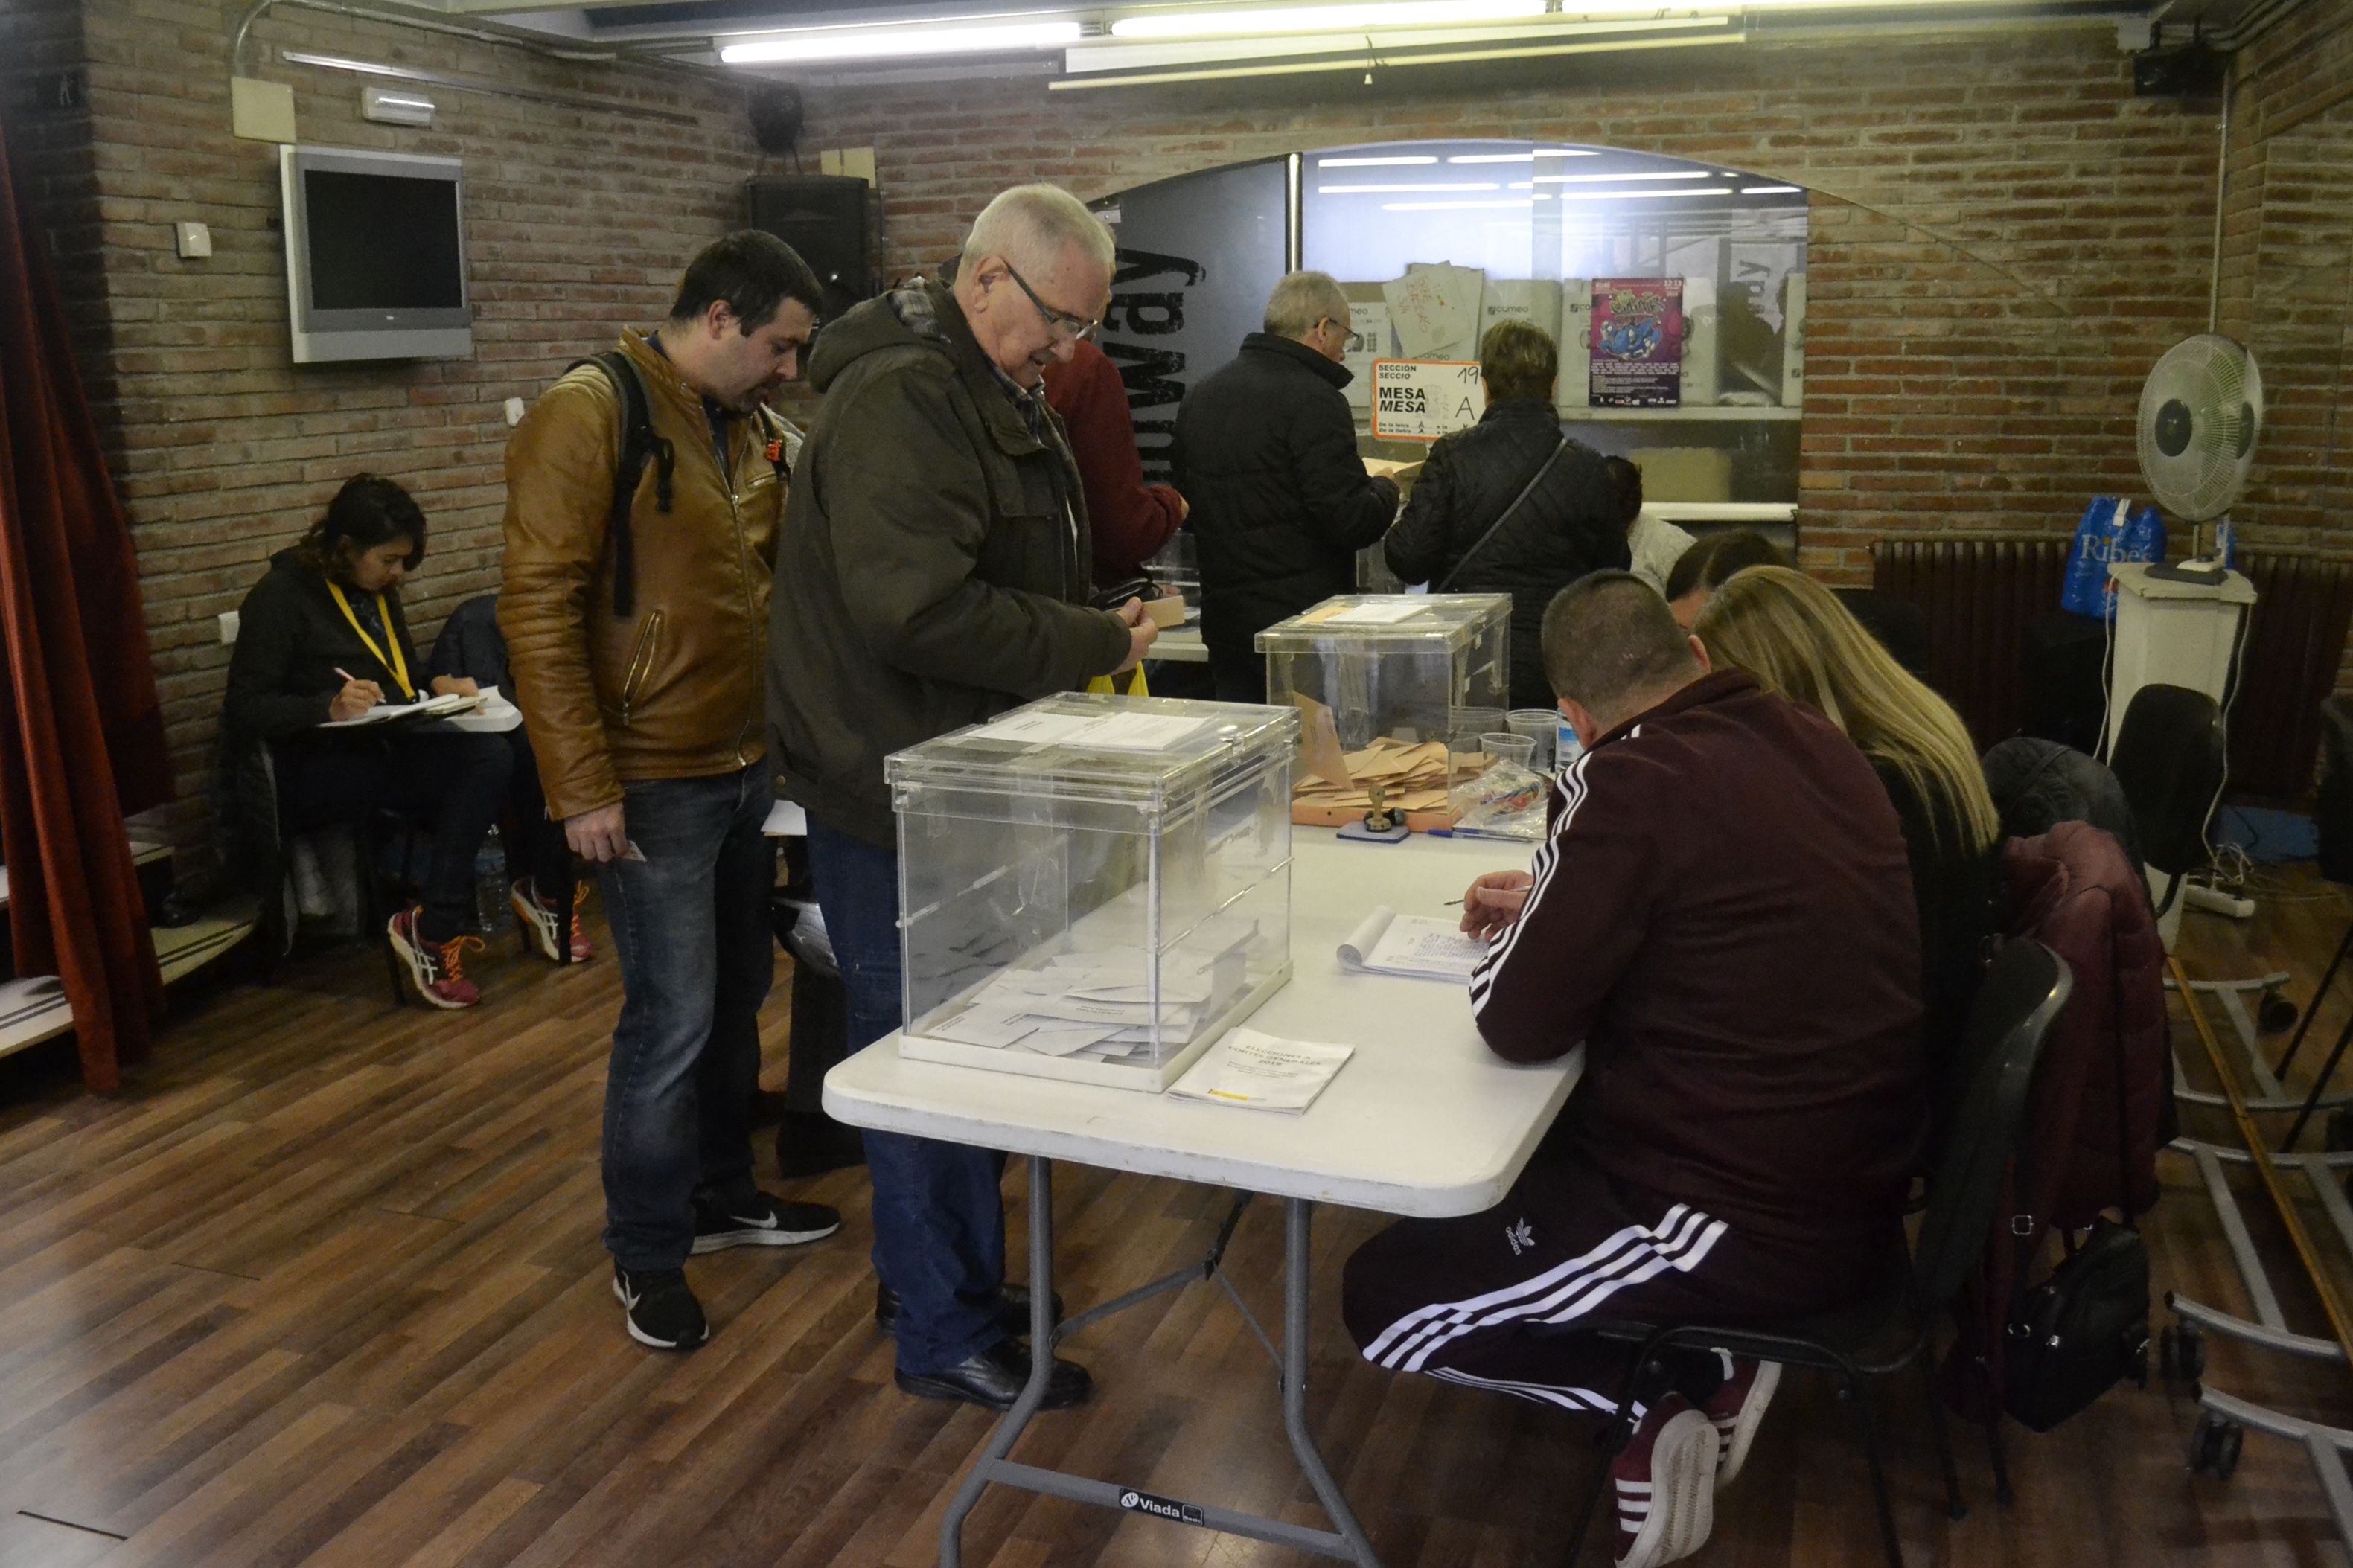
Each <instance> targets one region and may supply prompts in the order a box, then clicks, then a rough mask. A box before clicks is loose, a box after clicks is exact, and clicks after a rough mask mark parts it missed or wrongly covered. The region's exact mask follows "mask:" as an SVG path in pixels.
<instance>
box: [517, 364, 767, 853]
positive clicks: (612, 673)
mask: <svg viewBox="0 0 2353 1568" xmlns="http://www.w3.org/2000/svg"><path fill="white" fill-rule="evenodd" d="M621 350H622V352H623V353H626V354H628V357H629V361H630V363H632V364H633V365H635V366H636V368H637V371H638V376H639V378H640V379H641V380H642V381H643V383H644V384H645V390H646V401H647V405H648V407H649V413H650V415H651V417H652V422H653V428H654V434H655V435H656V436H657V437H659V438H661V439H662V440H665V441H668V442H669V443H670V448H671V451H672V453H673V455H674V459H675V463H676V468H675V474H674V490H675V493H674V498H673V500H672V502H671V506H670V510H669V511H667V512H664V511H662V510H659V507H658V504H657V500H656V493H655V489H656V465H655V464H653V463H648V464H647V466H646V472H645V475H644V478H643V479H641V480H640V482H639V485H638V492H637V500H636V503H635V507H634V510H632V512H631V515H630V527H631V534H632V537H633V540H634V543H635V550H634V554H635V557H636V570H635V573H634V581H635V604H634V605H633V613H632V614H631V615H629V616H617V615H615V614H614V613H613V573H612V563H611V562H610V560H608V559H607V537H606V535H607V526H608V522H609V514H610V510H611V505H612V496H613V483H614V474H615V470H616V469H617V468H618V466H619V463H620V452H621V434H622V432H621V421H622V403H621V396H620V394H619V393H618V392H617V390H616V389H615V387H614V386H613V384H612V382H611V380H610V379H609V378H608V377H607V375H606V374H605V373H604V372H603V371H602V370H601V369H598V368H596V367H595V366H590V365H583V366H581V367H580V368H579V369H577V370H575V371H573V372H572V373H571V374H568V375H566V376H565V377H564V378H563V379H562V380H560V381H558V382H557V383H556V384H554V386H552V387H550V388H549V389H548V390H547V392H546V393H545V394H544V395H542V396H541V398H540V399H539V401H538V402H537V403H535V404H533V405H532V409H531V412H530V413H529V414H527V415H525V416H523V420H522V424H521V425H519V426H516V427H515V432H514V435H513V437H512V438H511V439H510V440H509V441H508V443H507V510H506V570H505V580H504V585H503V586H502V587H501V591H500V594H499V629H500V630H501V632H503V633H504V634H505V635H506V639H507V653H508V659H509V662H510V664H511V665H512V668H513V670H514V684H515V689H514V692H513V697H514V701H515V705H516V706H517V707H519V708H521V709H522V713H523V724H524V728H525V730H526V731H528V733H529V734H530V736H531V744H532V752H533V755H534V756H536V758H537V759H538V762H539V773H540V780H541V784H542V786H543V789H544V791H545V793H546V796H547V809H548V814H549V815H550V816H554V817H556V818H559V819H561V818H564V817H568V816H579V815H580V814H581V813H583V812H587V811H593V810H595V809H596V808H597V807H599V806H604V805H612V804H614V803H615V802H617V801H618V800H620V799H621V797H622V786H623V785H624V784H632V783H638V782H642V781H647V780H653V779H675V778H702V777H708V776H711V775H713V774H717V773H732V772H733V771H735V770H737V769H739V768H744V767H748V766H750V765H751V764H752V763H757V762H759V761H761V760H762V759H763V758H764V757H765V755H766V752H767V738H766V724H765V716H766V693H765V689H764V688H765V669H766V667H767V644H768V595H769V588H770V584H771V580H772V577H773V574H774V568H775V564H776V530H777V527H778V524H779V523H780V522H781V521H782V520H783V515H784V505H785V486H784V485H783V484H782V483H781V482H779V481H780V479H781V478H782V474H781V473H780V468H784V467H785V466H786V465H787V464H788V463H789V461H790V458H791V455H792V454H793V453H794V452H797V448H798V446H799V437H798V435H797V432H794V431H793V430H792V428H791V426H789V425H787V424H786V422H785V421H784V420H783V419H781V418H780V417H778V416H775V415H773V414H769V413H767V412H765V410H764V411H762V412H761V413H759V414H757V415H755V416H751V417H730V418H728V419H726V420H724V422H723V426H722V428H723V430H724V433H725V434H724V439H725V453H724V459H723V458H722V453H721V449H720V443H721V437H720V436H719V434H718V433H717V432H715V431H714V428H713V425H712V419H711V418H710V416H708V415H707V414H706V413H705V412H704V405H703V401H702V395H701V394H699V393H697V392H696V391H695V390H694V388H692V387H691V386H690V385H688V384H686V382H685V381H684V380H683V379H681V377H680V375H679V374H678V373H677V371H676V370H674V369H672V368H671V366H670V362H669V360H667V359H666V358H664V357H663V356H662V354H661V353H660V351H659V350H658V349H657V348H655V347H654V346H653V345H652V344H651V343H650V342H648V341H647V339H646V338H645V337H643V336H642V335H640V334H638V333H637V332H634V331H632V332H626V333H624V334H623V335H622V338H621ZM771 443H776V451H777V453H778V460H774V461H772V460H771V458H770V457H769V455H768V453H769V450H770V447H771Z"/></svg>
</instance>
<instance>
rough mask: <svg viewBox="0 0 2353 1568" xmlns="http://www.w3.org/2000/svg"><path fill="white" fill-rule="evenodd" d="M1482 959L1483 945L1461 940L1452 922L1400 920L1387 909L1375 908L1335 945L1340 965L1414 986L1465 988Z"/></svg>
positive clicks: (1470, 939)
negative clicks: (1409, 980)
mask: <svg viewBox="0 0 2353 1568" xmlns="http://www.w3.org/2000/svg"><path fill="white" fill-rule="evenodd" d="M1486 956H1487V944H1486V943H1485V942H1481V941H1479V940H1478V939H1477V938H1475V937H1468V936H1464V935H1463V934H1462V933H1461V931H1458V930H1456V929H1455V925H1454V922H1453V921H1440V920H1431V919H1430V917H1429V916H1427V915H1401V914H1398V912H1397V911H1396V910H1392V909H1390V908H1389V907H1388V905H1387V904H1380V905H1376V906H1375V907H1374V910H1373V912H1372V913H1371V914H1368V915H1366V917H1365V918H1364V921H1363V922H1362V923H1361V924H1359V925H1358V926H1357V927H1356V930H1355V931H1351V932H1350V933H1349V934H1348V940H1347V941H1345V942H1342V943H1341V944H1340V962H1341V963H1344V964H1345V965H1347V966H1348V967H1349V968H1350V969H1355V970H1360V971H1363V972H1365V973H1372V974H1405V975H1410V976H1412V977H1413V978H1415V979H1417V980H1451V981H1463V982H1467V981H1468V980H1469V979H1470V978H1471V972H1472V970H1473V969H1475V968H1477V967H1478V965H1479V961H1480V960H1481V959H1482V958H1484V957H1486Z"/></svg>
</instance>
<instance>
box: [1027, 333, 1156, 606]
mask: <svg viewBox="0 0 2353 1568" xmlns="http://www.w3.org/2000/svg"><path fill="white" fill-rule="evenodd" d="M1046 401H1047V402H1048V403H1050V404H1051V405H1053V409H1054V412H1055V413H1057V414H1059V415H1060V416H1062V423H1063V424H1064V425H1066V426H1070V431H1071V455H1072V456H1074V457H1076V458H1078V460H1079V484H1080V487H1081V488H1082V489H1084V491H1085V492H1086V498H1087V521H1088V524H1089V525H1090V526H1091V527H1092V529H1093V531H1094V541H1095V561H1094V574H1095V586H1096V587H1098V588H1108V587H1111V586H1112V585H1113V584H1118V583H1124V582H1125V581H1126V580H1127V579H1128V578H1130V577H1133V576H1134V575H1135V574H1136V573H1137V572H1138V571H1140V570H1142V568H1143V565H1144V563H1145V560H1147V559H1148V558H1150V557H1151V556H1152V555H1153V554H1155V552H1158V550H1159V549H1160V547H1161V546H1162V545H1164V544H1166V543H1167V542H1168V539H1169V536H1170V535H1171V534H1174V533H1175V532H1176V525H1177V523H1178V522H1180V521H1183V519H1184V515H1185V508H1184V503H1182V502H1181V501H1179V500H1177V499H1176V491H1175V490H1173V489H1169V488H1168V487H1167V486H1166V485H1147V484H1145V482H1144V459H1143V458H1142V457H1141V456H1139V455H1138V454H1137V452H1136V449H1135V426H1134V424H1133V423H1132V422H1131V420H1130V418H1129V416H1128V407H1127V384H1125V383H1124V382H1123V381H1121V380H1120V378H1119V367H1118V366H1117V365H1115V364H1113V363H1111V358H1110V356H1109V355H1107V354H1105V353H1103V350H1101V349H1099V348H1097V347H1095V345H1094V344H1092V343H1091V342H1086V341H1085V340H1083V339H1082V340H1081V341H1080V342H1079V345H1078V353H1075V354H1073V355H1071V363H1068V364H1063V363H1060V362H1059V361H1058V362H1056V363H1053V364H1050V365H1048V366H1047V367H1046Z"/></svg>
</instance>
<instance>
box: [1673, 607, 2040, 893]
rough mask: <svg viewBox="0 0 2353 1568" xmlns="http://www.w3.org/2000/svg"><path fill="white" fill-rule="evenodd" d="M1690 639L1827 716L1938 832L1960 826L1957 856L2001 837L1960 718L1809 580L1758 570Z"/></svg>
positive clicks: (1706, 615)
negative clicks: (1904, 790) (1899, 784)
mask: <svg viewBox="0 0 2353 1568" xmlns="http://www.w3.org/2000/svg"><path fill="white" fill-rule="evenodd" d="M1692 630H1693V632H1694V634H1695V635H1697V637H1699V640H1700V641H1701V642H1702V643H1703V644H1704V645H1705V647H1706V648H1707V651H1708V657H1709V658H1711V659H1713V660H1714V661H1715V663H1716V664H1717V665H1718V666H1719V667H1721V666H1724V665H1727V664H1728V665H1735V666H1737V667H1738V668H1742V669H1745V670H1746V671H1747V672H1748V673H1749V674H1751V675H1753V676H1755V677H1756V678H1757V683H1758V684H1759V685H1762V686H1763V687H1765V688H1766V689H1767V690H1770V691H1775V692H1778V693H1779V694H1780V695H1781V696H1783V697H1786V698H1788V699H1789V700H1791V701H1793V702H1804V703H1808V704H1810V705H1811V706H1812V707H1815V708H1818V709H1820V710H1821V712H1822V714H1823V716H1824V717H1825V718H1827V719H1829V720H1830V721H1831V723H1833V724H1835V725H1837V726H1838V727H1839V728H1840V729H1841V730H1842V731H1845V732H1846V735H1847V738H1848V739H1849V740H1851V741H1852V742H1854V743H1855V744H1856V745H1857V746H1858V747H1860V748H1861V749H1862V754H1863V755H1864V756H1867V757H1869V758H1870V759H1871V760H1872V761H1873V762H1874V763H1880V764H1882V765H1883V766H1885V767H1888V768H1892V769H1894V771H1895V772H1896V773H1898V774H1900V775H1901V776H1902V777H1903V779H1904V781H1905V784H1909V785H1910V786H1911V789H1912V793H1913V795H1915V796H1916V797H1917V798H1918V799H1919V800H1920V802H1921V804H1922V805H1924V806H1926V807H1928V808H1929V819H1930V822H1931V824H1932V825H1934V826H1932V831H1937V832H1939V833H1940V834H1941V832H1942V823H1943V822H1945V821H1949V822H1952V823H1954V824H1957V826H1959V827H1960V829H1961V831H1962V832H1963V834H1964V835H1965V836H1966V837H1967V838H1968V843H1966V844H1965V845H1963V846H1960V847H1963V848H1967V849H1972V850H1983V849H1987V848H1989V847H1992V845H1993V843H1994V840H1995V839H1997V838H1999V837H2000V836H2001V817H2000V813H1998V812H1996V811H1995V810H1994V805H1993V796H1992V795H1990V794H1989V793H1988V791H1987V789H1986V783H1985V772H1984V770H1983V769H1981V768H1980V767H1979V766H1978V755H1977V748H1976V747H1975V746H1973V745H1972V744H1971V743H1970V742H1969V732H1968V728H1967V727H1966V726H1964V725H1963V724H1962V723H1961V716H1960V715H1959V714H1957V713H1956V712H1954V711H1953V708H1952V704H1951V703H1949V702H1947V701H1946V700H1944V699H1943V698H1941V697H1939V696H1937V695H1936V693H1935V692H1934V691H1931V690H1929V689H1928V688H1927V687H1926V686H1925V685H1923V684H1922V683H1921V682H1920V680H1919V679H1917V678H1916V677H1915V676H1913V675H1912V674H1911V673H1910V672H1909V671H1907V670H1906V669H1905V668H1904V667H1903V666H1902V665H1900V664H1898V663H1896V662H1895V660H1894V658H1892V657H1890V655H1889V654H1888V652H1887V650H1886V649H1885V648H1883V647H1880V646H1879V640H1878V639H1877V638H1876V637H1873V636H1872V635H1871V634H1870V633H1869V632H1867V631H1865V630H1864V629H1863V628H1862V625H1861V623H1859V622H1857V621H1856V620H1855V618H1854V616H1852V615H1851V614H1849V613H1848V611H1847V607H1846V606H1845V605H1841V604H1840V603H1839V602H1838V599H1837V597H1836V595H1832V594H1831V591H1830V590H1829V589H1827V588H1825V587H1823V586H1822V585H1821V584H1819V583H1817V582H1815V581H1814V580H1813V579H1812V578H1810V577H1808V576H1806V575H1805V574H1803V573H1799V572H1793V571H1791V570H1790V569H1789V568H1788V567H1786V566H1752V567H1750V568H1749V569H1748V570H1747V571H1746V572H1741V573H1737V574H1735V575H1734V576H1732V577H1731V578H1730V579H1729V580H1728V581H1726V582H1725V584H1724V586H1723V587H1721V588H1718V589H1717V590H1716V591H1715V597H1714V598H1713V599H1711V600H1709V601H1708V605H1707V608H1706V609H1704V610H1703V611H1701V612H1700V616H1699V620H1698V623H1697V624H1696V625H1694V626H1693V627H1692ZM1939 804H1941V805H1943V807H1944V810H1942V811H1938V810H1936V806H1937V805H1939Z"/></svg>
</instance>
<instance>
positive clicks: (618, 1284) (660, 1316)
mask: <svg viewBox="0 0 2353 1568" xmlns="http://www.w3.org/2000/svg"><path fill="white" fill-rule="evenodd" d="M613 1294H614V1295H615V1296H617V1297H618V1298H620V1302H621V1309H622V1310H623V1311H624V1312H625V1313H626V1314H628V1321H629V1338H631V1339H633V1340H635V1341H637V1342H638V1343H639V1344H641V1345H651V1346H653V1347H654V1349H656V1350H658V1351H691V1350H692V1349H693V1348H694V1347H695V1346H697V1345H699V1344H701V1343H702V1342H703V1341H705V1340H707V1339H709V1338H710V1337H711V1324H710V1322H709V1321H708V1320H706V1319H705V1318H704V1317H703V1315H702V1302H700V1301H698V1300H695V1299H694V1292H693V1291H691V1290H690V1289H687V1288H686V1274H685V1271H684V1270H682V1269H678V1268H663V1269H657V1270H649V1271H648V1272H646V1273H641V1274H633V1273H631V1272H630V1271H629V1270H628V1269H626V1268H622V1267H621V1266H620V1265H619V1264H615V1265H614V1266H613Z"/></svg>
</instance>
